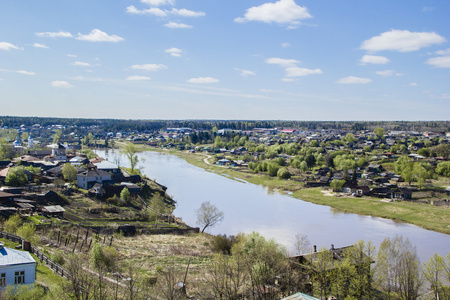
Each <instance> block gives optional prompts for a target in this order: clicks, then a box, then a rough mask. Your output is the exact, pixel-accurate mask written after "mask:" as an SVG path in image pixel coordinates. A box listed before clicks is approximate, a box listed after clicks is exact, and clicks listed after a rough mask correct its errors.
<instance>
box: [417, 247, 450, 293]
mask: <svg viewBox="0 0 450 300" xmlns="http://www.w3.org/2000/svg"><path fill="white" fill-rule="evenodd" d="M423 275H424V277H425V278H426V279H427V281H428V282H429V283H430V285H431V289H432V290H433V293H434V299H436V300H437V299H450V253H449V254H448V255H447V264H446V262H445V259H444V258H443V257H442V256H440V255H438V254H437V253H435V254H434V255H433V256H432V257H431V258H430V260H429V261H428V262H426V263H424V265H423Z"/></svg>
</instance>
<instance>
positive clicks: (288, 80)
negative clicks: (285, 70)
mask: <svg viewBox="0 0 450 300" xmlns="http://www.w3.org/2000/svg"><path fill="white" fill-rule="evenodd" d="M281 81H284V82H294V81H295V79H294V78H282V79H281Z"/></svg>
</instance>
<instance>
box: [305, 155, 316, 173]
mask: <svg viewBox="0 0 450 300" xmlns="http://www.w3.org/2000/svg"><path fill="white" fill-rule="evenodd" d="M305 161H306V164H307V165H308V169H312V168H313V167H314V166H315V165H316V158H315V157H314V155H312V154H310V155H308V156H306V158H305Z"/></svg>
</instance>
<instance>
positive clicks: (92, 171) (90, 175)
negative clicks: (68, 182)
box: [77, 164, 111, 190]
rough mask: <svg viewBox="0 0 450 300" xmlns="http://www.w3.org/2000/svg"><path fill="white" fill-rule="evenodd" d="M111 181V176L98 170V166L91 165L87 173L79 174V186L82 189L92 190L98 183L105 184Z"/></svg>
mask: <svg viewBox="0 0 450 300" xmlns="http://www.w3.org/2000/svg"><path fill="white" fill-rule="evenodd" d="M110 180H111V174H109V173H108V172H105V171H102V170H98V169H97V167H96V166H94V165H92V164H91V165H89V166H88V169H87V171H85V172H81V173H78V174H77V186H78V187H79V188H82V189H86V190H87V189H90V188H91V187H93V186H94V184H95V183H96V182H98V183H104V182H105V181H110Z"/></svg>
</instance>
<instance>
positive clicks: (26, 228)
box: [16, 223, 39, 244]
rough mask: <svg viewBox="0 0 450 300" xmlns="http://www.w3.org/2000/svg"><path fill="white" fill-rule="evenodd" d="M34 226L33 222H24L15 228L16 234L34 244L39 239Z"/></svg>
mask: <svg viewBox="0 0 450 300" xmlns="http://www.w3.org/2000/svg"><path fill="white" fill-rule="evenodd" d="M35 232H36V226H35V225H34V224H33V223H25V224H23V225H22V226H21V227H19V228H17V230H16V234H17V235H18V236H20V237H22V238H24V239H26V240H28V241H30V242H31V243H33V244H35V243H37V242H38V241H39V237H38V236H37V235H36V234H35Z"/></svg>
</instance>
